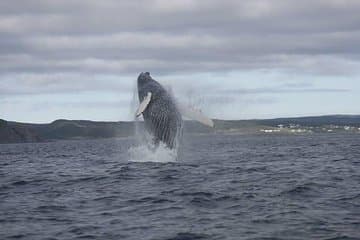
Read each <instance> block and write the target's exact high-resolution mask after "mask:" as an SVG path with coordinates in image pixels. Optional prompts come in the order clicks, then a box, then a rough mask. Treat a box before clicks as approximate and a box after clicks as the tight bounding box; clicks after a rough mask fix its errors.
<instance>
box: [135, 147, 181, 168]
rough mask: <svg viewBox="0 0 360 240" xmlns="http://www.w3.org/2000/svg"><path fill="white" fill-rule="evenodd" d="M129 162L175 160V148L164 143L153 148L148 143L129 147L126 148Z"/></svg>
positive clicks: (164, 161) (165, 161)
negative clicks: (170, 147)
mask: <svg viewBox="0 0 360 240" xmlns="http://www.w3.org/2000/svg"><path fill="white" fill-rule="evenodd" d="M128 154H129V161H130V162H161V163H167V162H176V159H177V150H176V149H169V148H168V147H166V145H165V144H163V143H160V144H159V145H158V146H156V147H155V146H154V148H151V147H149V146H148V145H146V144H144V145H138V146H133V147H130V148H129V150H128Z"/></svg>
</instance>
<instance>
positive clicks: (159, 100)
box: [136, 72, 214, 149]
mask: <svg viewBox="0 0 360 240" xmlns="http://www.w3.org/2000/svg"><path fill="white" fill-rule="evenodd" d="M137 87H138V95H139V101H140V105H139V108H138V110H137V111H136V117H139V116H140V115H141V114H142V115H143V117H144V122H145V129H146V130H147V131H148V132H149V133H150V134H151V136H152V137H153V141H154V144H155V145H158V144H159V143H160V142H163V143H165V144H166V146H167V147H168V148H170V149H173V148H175V147H176V146H177V144H178V142H177V141H178V140H179V138H180V136H181V135H182V126H183V121H182V115H184V116H186V117H188V118H191V119H194V120H197V121H199V122H201V123H203V124H205V125H208V126H211V127H213V126H214V124H213V122H212V120H211V119H208V118H207V117H205V116H204V115H203V114H202V113H201V112H199V111H194V110H193V109H189V108H186V107H183V106H180V105H179V104H178V103H177V102H175V100H174V99H173V96H172V95H171V94H170V93H169V92H168V91H166V90H165V88H164V87H163V86H162V85H161V84H160V83H158V82H157V81H155V80H154V79H153V78H152V77H151V76H150V73H149V72H142V73H140V75H139V77H138V79H137Z"/></svg>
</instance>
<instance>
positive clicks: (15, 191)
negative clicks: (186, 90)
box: [0, 134, 360, 240]
mask: <svg viewBox="0 0 360 240" xmlns="http://www.w3.org/2000/svg"><path fill="white" fill-rule="evenodd" d="M133 144H134V141H133V139H107V140H88V141H60V142H53V143H36V144H8V145H0V239H137V240H138V239H156V240H157V239H173V240H175V239H176V240H179V239H344V240H346V239H360V135H359V134H347V135H342V134H312V135H291V136H285V135H252V136H251V135H202V136H189V135H188V136H186V137H185V139H184V141H183V147H182V149H181V152H180V154H179V156H178V159H177V161H175V162H167V161H166V159H159V162H147V161H146V159H143V160H144V161H143V162H133V161H130V157H129V149H130V148H131V146H132V145H133Z"/></svg>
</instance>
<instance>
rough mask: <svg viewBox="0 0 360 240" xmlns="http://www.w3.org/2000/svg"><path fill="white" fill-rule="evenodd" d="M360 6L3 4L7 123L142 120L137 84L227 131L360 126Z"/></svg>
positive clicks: (74, 0) (105, 0)
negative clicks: (146, 80) (253, 126)
mask: <svg viewBox="0 0 360 240" xmlns="http://www.w3.org/2000/svg"><path fill="white" fill-rule="evenodd" d="M359 13H360V1H358V0H353V1H352V0H348V1H346V0H315V1H314V0H311V1H310V0H309V1H307V0H303V1H297V0H294V1H292V0H289V1H285V0H272V1H265V0H249V1H246V0H243V1H237V0H234V1H217V0H214V1H200V0H199V1H194V0H173V1H168V0H157V1H136V0H128V1H126V0H122V1H118V0H113V1H111V0H101V1H98V0H86V1H85V0H84V1H80V0H71V1H51V0H48V1H46V0H44V1H32V0H29V1H13V0H2V1H0V118H4V119H6V120H13V121H25V122H50V121H53V120H55V119H59V118H62V119H64V118H65V119H90V120H104V121H118V120H131V119H132V116H133V114H132V111H134V109H133V108H134V106H133V105H134V104H132V98H133V93H134V86H135V82H136V78H137V76H138V74H139V73H140V72H142V71H149V72H151V75H152V76H153V78H154V79H156V80H158V81H159V82H160V83H163V84H164V85H166V86H167V87H171V88H172V89H173V92H174V94H175V96H176V97H177V98H178V99H179V100H180V101H183V102H190V103H191V104H194V105H195V106H197V107H200V108H202V109H203V111H204V112H206V113H207V114H208V115H209V116H210V117H213V118H221V119H249V118H272V117H286V116H304V115H323V114H360V107H359V104H360V44H359V43H360V14H359Z"/></svg>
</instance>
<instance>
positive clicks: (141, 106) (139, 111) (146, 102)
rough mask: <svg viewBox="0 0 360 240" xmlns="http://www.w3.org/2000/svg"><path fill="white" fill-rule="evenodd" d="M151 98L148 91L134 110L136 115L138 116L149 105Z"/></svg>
mask: <svg viewBox="0 0 360 240" xmlns="http://www.w3.org/2000/svg"><path fill="white" fill-rule="evenodd" d="M150 100H151V92H148V93H147V95H146V97H145V98H144V100H143V101H142V102H141V103H140V106H139V108H138V110H137V111H136V117H139V116H140V115H141V114H142V113H143V112H144V111H145V109H146V107H147V106H148V105H149V103H150Z"/></svg>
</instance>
